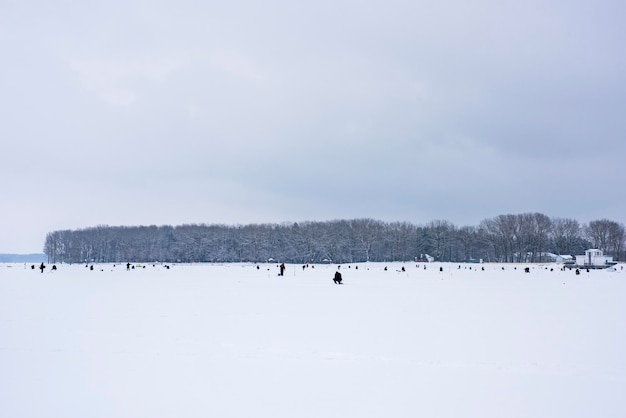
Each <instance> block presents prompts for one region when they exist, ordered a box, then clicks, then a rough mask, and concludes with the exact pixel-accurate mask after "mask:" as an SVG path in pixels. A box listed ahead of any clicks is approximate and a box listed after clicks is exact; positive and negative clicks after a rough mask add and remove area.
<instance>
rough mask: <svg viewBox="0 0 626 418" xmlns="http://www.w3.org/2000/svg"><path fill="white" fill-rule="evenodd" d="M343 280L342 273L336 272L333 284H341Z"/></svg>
mask: <svg viewBox="0 0 626 418" xmlns="http://www.w3.org/2000/svg"><path fill="white" fill-rule="evenodd" d="M342 280H343V279H342V278H341V273H339V271H336V272H335V277H334V278H333V282H335V284H341V281H342Z"/></svg>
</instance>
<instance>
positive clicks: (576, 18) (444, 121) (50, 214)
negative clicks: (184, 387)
mask: <svg viewBox="0 0 626 418" xmlns="http://www.w3.org/2000/svg"><path fill="white" fill-rule="evenodd" d="M625 15H626V3H624V2H623V1H621V0H599V1H594V2H590V1H581V0H574V1H571V0H569V1H565V0H555V1H551V0H548V1H546V0H541V1H539V0H528V1H508V0H493V1H490V0H476V1H468V0H451V1H446V2H441V1H434V0H431V1H425V0H412V1H398V0H385V1H378V0H360V1H353V0H332V1H328V0H316V1H309V2H302V1H276V0H266V1H252V0H234V1H228V2H224V1H215V2H213V1H188V0H182V1H181V0H176V1H173V0H162V1H158V0H157V1H147V0H145V1H144V0H123V1H119V0H107V1H97V2H92V1H65V0H60V1H55V2H49V1H28V0H0V51H1V52H2V61H1V62H2V65H1V66H0V137H1V138H2V147H1V151H2V152H1V156H2V162H1V163H0V175H1V180H2V189H1V192H2V198H1V199H0V209H1V215H2V216H1V218H0V252H10V253H28V252H40V251H41V250H42V248H43V242H44V239H45V235H46V233H47V232H50V231H53V230H58V229H76V228H83V227H88V226H94V225H99V224H108V225H140V224H141V225H150V224H156V225H162V224H171V225H177V224H182V223H226V224H247V223H262V222H263V223H264V222H272V223H273V222H284V221H285V222H290V221H306V220H312V221H313V220H319V221H322V220H329V219H341V218H362V217H367V218H374V219H380V220H385V221H408V222H412V223H415V224H424V223H427V222H429V221H432V220H435V219H446V220H448V221H450V222H453V223H454V224H456V225H457V226H462V225H478V223H479V222H480V221H481V220H483V219H485V218H490V217H493V216H497V215H499V214H506V213H523V212H542V213H545V214H546V215H548V216H553V217H572V218H575V219H578V220H579V221H580V222H588V221H590V220H594V219H600V218H609V219H611V220H616V221H618V222H624V221H626V191H625V190H624V181H623V179H624V162H626V145H625V141H624V140H625V139H626V135H625V134H626V54H624V51H625V46H624V45H625V41H626V25H624V22H623V17H624V16H625Z"/></svg>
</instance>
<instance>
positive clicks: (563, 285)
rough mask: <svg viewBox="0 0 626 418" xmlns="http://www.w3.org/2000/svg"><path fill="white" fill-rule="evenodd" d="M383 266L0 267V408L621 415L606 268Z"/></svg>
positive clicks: (616, 288)
mask: <svg viewBox="0 0 626 418" xmlns="http://www.w3.org/2000/svg"><path fill="white" fill-rule="evenodd" d="M384 266H385V264H372V263H370V264H359V265H358V269H357V268H356V267H357V265H350V266H348V265H343V266H341V272H342V273H343V277H344V281H345V285H342V286H337V285H334V284H333V282H332V280H331V279H332V276H333V273H334V271H335V270H336V268H337V267H336V266H335V265H316V266H315V268H308V269H305V270H303V269H302V267H301V266H293V265H289V266H288V267H287V272H286V275H285V277H278V276H277V272H278V269H277V267H276V266H275V265H273V264H272V265H269V266H268V265H261V268H260V269H258V270H257V269H256V267H255V266H253V265H250V264H245V265H244V264H227V265H174V266H172V268H171V269H169V270H168V269H166V268H164V267H163V266H159V265H157V266H155V267H153V266H152V265H147V266H146V268H136V269H134V270H131V271H126V267H125V266H120V265H118V266H116V267H114V266H113V265H101V266H98V265H96V268H95V269H94V271H90V270H89V269H87V268H85V266H84V265H83V266H79V265H73V266H67V265H63V266H59V269H58V270H57V271H51V270H50V267H48V268H47V269H46V272H45V273H43V274H41V273H40V272H39V271H38V270H31V269H30V265H28V266H24V265H20V264H17V265H10V264H0V416H2V417H7V418H32V417H36V418H47V417H50V418H52V417H55V418H58V417H63V418H74V417H75V418H92V417H103V418H105V417H106V418H112V417H123V418H126V417H128V418H139V417H149V418H159V417H168V418H169V417H185V418H195V417H220V418H221V417H271V418H280V417H289V418H294V417H298V418H300V417H324V418H329V417H341V418H347V417H359V418H364V417H412V418H414V417H463V418H468V417H476V418H490V417H494V418H502V417H507V418H511V417H525V418H526V417H533V418H539V417H551V418H554V417H566V418H575V417H603V418H610V417H616V418H617V417H624V416H626V399H625V397H624V394H625V393H626V390H625V388H626V327H625V326H624V320H625V319H626V304H625V303H624V302H625V300H626V298H625V296H626V270H622V269H621V266H618V269H617V271H616V272H607V271H591V272H589V273H587V272H585V271H583V272H582V274H581V275H580V276H576V275H575V274H574V272H573V271H569V270H568V271H560V270H559V267H558V266H556V265H547V266H537V265H536V266H534V267H532V269H531V272H530V273H528V274H527V273H524V272H523V267H525V266H522V265H520V266H517V269H516V270H515V269H514V268H513V266H510V265H507V266H505V270H502V266H500V265H491V264H487V265H485V266H484V268H485V270H484V271H482V270H481V269H480V268H481V266H479V265H475V264H474V265H461V268H460V269H459V268H458V264H441V265H439V264H429V265H428V268H427V269H426V270H424V269H423V266H424V265H423V264H422V265H420V266H419V268H418V267H417V266H416V263H406V264H387V266H388V270H387V271H384V269H383V268H384ZM402 266H404V267H405V268H406V272H401V271H399V270H400V268H401V267H402ZM440 266H443V268H444V271H443V272H440V271H439V267H440ZM470 267H471V270H470ZM551 268H552V269H554V271H551V270H550V269H551Z"/></svg>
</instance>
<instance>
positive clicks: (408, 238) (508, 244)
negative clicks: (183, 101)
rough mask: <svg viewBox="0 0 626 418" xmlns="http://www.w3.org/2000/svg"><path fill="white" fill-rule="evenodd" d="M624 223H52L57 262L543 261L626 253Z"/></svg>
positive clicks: (531, 219)
mask: <svg viewBox="0 0 626 418" xmlns="http://www.w3.org/2000/svg"><path fill="white" fill-rule="evenodd" d="M625 241H626V233H625V228H624V225H623V224H621V223H618V222H615V221H611V220H608V219H601V220H595V221H591V222H589V223H587V224H580V223H579V222H578V221H577V220H575V219H569V218H551V217H548V216H546V215H544V214H541V213H522V214H517V215H511V214H509V215H499V216H496V217H494V218H490V219H485V220H483V221H482V222H480V224H479V225H478V226H462V227H457V226H455V225H454V224H452V223H451V222H448V221H445V220H435V221H431V222H429V223H427V224H425V225H414V224H411V223H408V222H383V221H379V220H374V219H352V220H332V221H323V222H314V221H307V222H298V223H282V224H249V225H221V224H187V225H180V226H169V225H164V226H155V225H151V226H108V225H98V226H95V227H89V228H84V229H77V230H61V231H53V232H50V233H48V234H47V235H46V240H45V243H44V253H45V254H46V255H47V257H48V261H49V262H51V263H84V262H102V263H110V262H127V261H132V262H169V263H174V262H185V263H186V262H224V263H230V262H267V261H276V262H278V261H280V262H285V263H320V262H332V263H349V262H364V261H413V260H416V259H418V260H421V259H423V258H424V257H426V255H428V256H431V257H433V258H434V259H435V260H436V261H452V262H464V261H469V260H481V259H482V260H483V261H485V262H543V261H549V260H550V257H551V255H550V254H557V255H575V254H582V253H583V252H584V250H586V249H588V248H598V249H600V250H602V251H604V253H605V254H606V255H612V256H613V257H615V258H616V259H624V257H626V254H625V247H624V243H625Z"/></svg>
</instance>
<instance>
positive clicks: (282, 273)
mask: <svg viewBox="0 0 626 418" xmlns="http://www.w3.org/2000/svg"><path fill="white" fill-rule="evenodd" d="M280 275H281V276H284V275H285V263H280Z"/></svg>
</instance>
